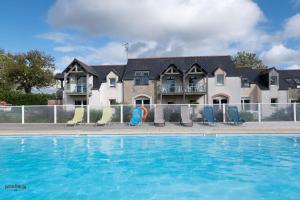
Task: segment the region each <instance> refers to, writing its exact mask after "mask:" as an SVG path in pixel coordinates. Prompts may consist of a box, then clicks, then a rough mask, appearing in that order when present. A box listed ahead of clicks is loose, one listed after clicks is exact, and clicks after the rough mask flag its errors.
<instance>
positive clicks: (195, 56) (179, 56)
mask: <svg viewBox="0 0 300 200" xmlns="http://www.w3.org/2000/svg"><path fill="white" fill-rule="evenodd" d="M210 57H230V55H209V56H165V57H164V56H162V57H141V58H128V60H143V59H145V60H146V59H167V58H210Z"/></svg>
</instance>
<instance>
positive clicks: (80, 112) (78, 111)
mask: <svg viewBox="0 0 300 200" xmlns="http://www.w3.org/2000/svg"><path fill="white" fill-rule="evenodd" d="M83 116H84V108H82V107H81V108H75V112H74V117H73V119H72V120H70V121H68V122H67V126H75V125H77V124H80V123H82V121H83Z"/></svg>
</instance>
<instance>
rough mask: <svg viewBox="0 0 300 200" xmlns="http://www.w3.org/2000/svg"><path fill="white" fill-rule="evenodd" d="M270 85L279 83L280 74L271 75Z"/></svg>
mask: <svg viewBox="0 0 300 200" xmlns="http://www.w3.org/2000/svg"><path fill="white" fill-rule="evenodd" d="M270 85H278V76H271V77H270Z"/></svg>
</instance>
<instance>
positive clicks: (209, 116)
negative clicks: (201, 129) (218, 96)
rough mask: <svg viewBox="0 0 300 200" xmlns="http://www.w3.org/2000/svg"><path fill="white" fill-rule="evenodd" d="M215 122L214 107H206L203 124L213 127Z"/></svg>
mask: <svg viewBox="0 0 300 200" xmlns="http://www.w3.org/2000/svg"><path fill="white" fill-rule="evenodd" d="M214 122H215V115H214V108H213V107H212V106H204V109H203V123H207V124H208V125H212V124H214Z"/></svg>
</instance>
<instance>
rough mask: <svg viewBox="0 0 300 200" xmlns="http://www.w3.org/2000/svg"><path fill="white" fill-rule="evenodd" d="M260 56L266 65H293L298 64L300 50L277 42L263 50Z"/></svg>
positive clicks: (299, 61)
mask: <svg viewBox="0 0 300 200" xmlns="http://www.w3.org/2000/svg"><path fill="white" fill-rule="evenodd" d="M261 58H262V60H263V61H264V63H265V64H267V65H272V66H276V65H295V64H300V51H297V50H294V49H290V48H288V47H286V46H284V45H283V44H279V45H274V46H273V47H272V48H271V49H270V50H268V51H265V52H263V53H262V54H261Z"/></svg>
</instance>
